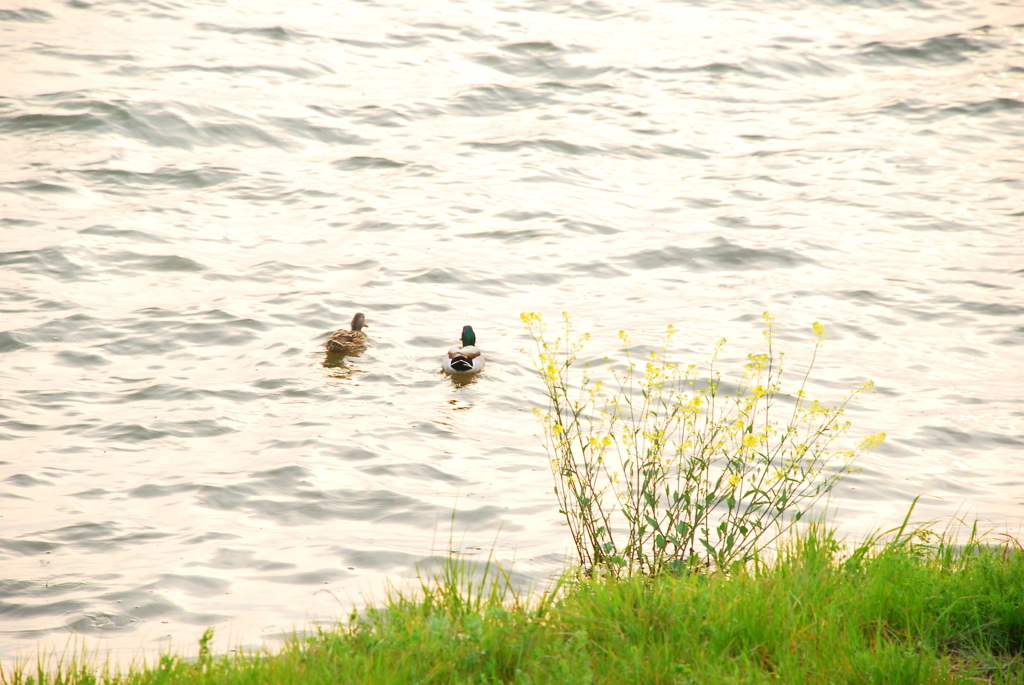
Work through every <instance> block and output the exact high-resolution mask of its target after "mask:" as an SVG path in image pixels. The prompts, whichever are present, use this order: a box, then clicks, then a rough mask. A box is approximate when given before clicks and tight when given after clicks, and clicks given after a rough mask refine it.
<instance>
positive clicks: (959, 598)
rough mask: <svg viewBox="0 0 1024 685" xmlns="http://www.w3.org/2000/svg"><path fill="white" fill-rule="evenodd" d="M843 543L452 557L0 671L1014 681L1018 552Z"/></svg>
mask: <svg viewBox="0 0 1024 685" xmlns="http://www.w3.org/2000/svg"><path fill="white" fill-rule="evenodd" d="M894 533H895V534H894V535H892V534H891V535H890V536H889V539H888V541H887V542H884V543H883V542H881V541H880V540H879V539H877V538H876V539H873V540H870V541H868V542H866V543H864V544H862V545H860V546H858V547H856V548H854V549H848V548H845V547H844V546H843V545H842V544H841V543H840V542H838V541H837V540H836V539H835V538H834V537H833V536H832V535H831V534H830V533H829V532H828V531H827V530H826V529H824V528H823V527H820V526H810V527H808V528H807V529H806V530H805V531H804V532H803V533H801V534H800V535H799V536H797V537H795V538H791V539H790V542H789V543H788V544H785V545H783V546H782V547H781V548H780V550H779V551H778V553H777V555H776V556H775V557H774V558H773V559H772V560H771V561H764V560H760V561H756V562H754V563H750V564H747V565H746V566H743V567H738V568H737V569H736V570H734V571H733V572H732V573H731V574H724V573H712V574H690V575H668V574H666V575H661V576H658V577H654V578H650V577H644V576H632V577H627V578H614V577H604V578H591V577H586V576H582V575H581V576H565V577H563V579H562V580H561V582H560V583H558V584H557V586H556V587H555V588H554V589H552V590H550V591H548V592H546V593H544V594H542V595H540V596H530V597H527V596H524V595H521V594H517V593H516V592H514V591H513V590H511V589H510V586H509V583H508V578H507V576H505V575H504V574H503V572H502V571H501V569H497V568H495V567H491V568H490V570H489V571H490V573H489V578H490V580H489V581H488V582H480V580H479V579H478V577H477V579H474V576H473V574H471V573H470V572H469V571H468V570H467V567H466V566H465V565H464V564H463V563H462V562H460V561H458V560H452V562H451V563H450V564H449V565H448V567H447V568H446V569H445V570H444V571H443V572H442V573H441V574H440V575H439V576H438V577H437V578H435V579H434V580H433V581H432V582H430V583H427V584H425V585H424V586H423V587H422V589H421V592H419V593H416V594H415V596H413V595H408V594H402V593H398V592H393V593H392V594H391V596H390V597H389V599H388V600H387V602H386V603H385V604H383V605H382V606H380V607H377V608H371V609H368V610H366V611H364V612H362V613H360V614H353V616H352V617H351V618H350V620H349V621H347V622H344V623H341V624H339V625H338V626H337V627H336V628H335V629H333V630H322V631H321V632H320V633H319V634H318V635H316V636H313V637H309V638H305V639H295V640H293V641H292V642H290V643H289V644H288V645H287V646H286V647H285V648H284V649H283V650H282V651H281V652H279V653H276V654H268V653H261V654H249V655H234V656H222V655H217V654H215V653H214V650H212V649H211V646H212V643H211V638H212V633H210V632H207V634H206V635H204V638H203V640H202V641H201V649H200V656H199V658H198V659H192V660H187V659H184V658H181V657H178V656H173V655H165V656H163V657H162V658H161V659H160V660H159V662H158V663H156V664H153V665H151V666H149V667H147V668H134V669H132V670H130V671H129V672H126V673H115V672H113V671H112V669H110V668H109V667H105V666H103V665H102V664H100V665H96V664H89V663H86V660H83V659H79V660H77V661H74V662H70V663H65V664H64V665H63V666H61V667H60V668H56V669H54V670H49V671H46V670H45V669H42V668H41V667H36V668H31V669H30V668H29V667H28V665H24V664H23V665H22V666H21V667H19V668H17V669H14V670H7V671H3V672H0V683H3V684H4V685H28V684H29V683H31V684H33V685H44V684H46V685H57V684H62V685H63V684H77V683H97V682H108V683H123V684H126V685H127V684H136V683H137V684H140V685H141V684H149V683H152V684H157V683H160V684H163V683H167V684H171V683H189V684H193V683H239V684H242V683H245V684H256V683H259V684H264V683H271V684H277V683H280V684H286V683H302V684H303V685H311V684H317V683H325V684H326V683H330V684H331V685H338V684H340V683H382V684H383V683H402V684H403V685H404V684H408V683H560V684H561V683H616V684H618V683H769V682H770V683H830V684H832V683H885V684H899V683H1024V552H1022V550H1021V549H1020V546H1019V544H1017V543H1016V542H1015V541H1013V540H1010V539H1007V540H1005V541H1003V542H1002V543H1001V544H996V543H988V544H984V543H981V542H978V541H977V539H976V538H975V537H973V536H972V537H971V539H970V541H969V542H968V543H967V544H966V545H957V544H954V543H953V542H952V538H950V537H943V536H941V535H937V534H935V533H932V532H930V531H928V530H927V529H921V530H916V531H913V532H911V533H908V532H907V531H906V529H905V527H901V528H899V529H898V530H896V531H894Z"/></svg>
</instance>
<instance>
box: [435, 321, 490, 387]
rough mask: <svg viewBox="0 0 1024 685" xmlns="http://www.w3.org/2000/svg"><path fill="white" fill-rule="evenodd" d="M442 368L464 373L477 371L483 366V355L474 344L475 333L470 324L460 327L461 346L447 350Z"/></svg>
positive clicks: (453, 372)
mask: <svg viewBox="0 0 1024 685" xmlns="http://www.w3.org/2000/svg"><path fill="white" fill-rule="evenodd" d="M443 365H444V370H445V371H446V372H448V373H450V374H455V375H466V374H471V373H479V372H480V371H482V370H483V368H484V355H483V354H482V353H481V352H480V350H479V348H477V346H476V333H474V332H473V327H472V326H463V327H462V346H461V347H459V346H456V347H453V348H452V349H450V350H448V356H447V357H446V358H445V360H444V362H443Z"/></svg>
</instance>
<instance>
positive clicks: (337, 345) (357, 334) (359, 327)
mask: <svg viewBox="0 0 1024 685" xmlns="http://www.w3.org/2000/svg"><path fill="white" fill-rule="evenodd" d="M363 326H366V317H365V316H363V313H362V312H359V313H358V314H356V315H355V316H353V317H352V330H350V331H346V330H345V329H344V328H342V329H339V330H337V331H335V332H334V335H332V336H331V337H330V338H328V340H327V342H326V343H324V347H325V348H327V351H328V352H333V353H334V354H349V353H352V352H358V351H359V350H361V349H363V347H365V346H366V333H363Z"/></svg>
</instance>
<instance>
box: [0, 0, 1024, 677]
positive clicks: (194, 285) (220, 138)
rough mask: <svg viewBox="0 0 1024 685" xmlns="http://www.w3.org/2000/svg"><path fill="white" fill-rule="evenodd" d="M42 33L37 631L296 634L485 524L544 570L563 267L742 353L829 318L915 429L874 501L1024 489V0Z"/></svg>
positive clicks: (838, 351)
mask: <svg viewBox="0 0 1024 685" xmlns="http://www.w3.org/2000/svg"><path fill="white" fill-rule="evenodd" d="M0 46H2V49H0V74H2V83H3V88H2V92H0V95H2V97H0V222H2V231H0V241H2V247H0V250H2V254H0V284H2V287H0V307H2V311H3V314H2V318H0V322H2V323H0V361H2V365H0V386H2V390H0V483H2V491H0V495H2V497H0V538H2V539H0V560H2V572H0V618H2V621H0V659H2V660H7V661H10V660H12V659H14V658H16V657H18V656H19V655H20V656H23V657H24V656H28V655H30V654H32V653H34V651H35V650H36V649H40V648H41V649H57V650H60V649H63V648H64V646H65V645H66V644H68V641H69V640H79V641H80V642H81V641H85V642H87V643H88V644H90V645H94V646H97V647H98V648H99V649H100V650H103V651H104V653H108V652H109V653H110V654H112V655H113V658H115V659H120V658H122V657H124V658H131V656H133V655H140V654H146V655H152V654H154V653H157V652H159V651H160V650H162V649H167V648H168V647H169V646H171V647H174V648H180V649H183V650H185V651H189V650H192V651H194V645H195V641H196V639H197V638H198V637H199V635H201V633H202V631H203V630H204V628H206V627H207V626H214V627H215V629H216V630H217V638H216V640H215V642H214V646H215V648H217V649H226V648H227V647H229V646H236V647H237V646H250V647H252V646H255V647H258V646H261V645H267V646H273V645H274V644H276V642H275V640H276V639H277V638H278V637H279V636H280V635H281V634H282V633H284V632H287V631H290V630H292V629H293V628H302V627H303V626H307V625H309V623H310V622H312V621H314V620H322V621H329V620H331V619H333V618H334V617H337V616H341V615H347V613H348V611H349V610H350V609H351V607H352V606H353V605H357V606H358V605H360V604H362V603H363V602H364V601H366V600H367V599H373V598H379V597H380V596H381V594H382V590H381V588H382V587H383V586H384V584H385V583H386V582H389V581H390V582H394V583H396V584H398V585H400V586H401V585H403V584H405V583H409V582H412V581H411V579H412V578H414V577H415V575H416V569H417V567H418V566H420V567H423V566H425V565H429V563H430V561H431V560H432V559H436V558H438V557H440V556H443V555H444V554H445V553H446V552H447V551H448V550H449V549H455V550H458V551H460V552H463V553H465V554H468V555H470V556H471V558H480V559H482V558H485V557H486V555H487V554H488V552H489V551H491V550H493V554H494V555H495V557H496V558H498V559H499V560H502V561H506V562H508V561H512V560H514V567H513V568H514V569H515V570H516V572H517V573H518V574H519V575H520V577H521V578H522V579H523V580H525V581H531V582H536V583H540V582H543V580H544V579H546V578H548V577H549V576H550V575H551V574H553V573H556V572H557V571H558V570H559V569H561V568H562V567H563V564H564V562H565V560H566V559H567V558H568V553H569V551H570V540H569V538H568V534H567V532H566V530H565V529H564V528H563V527H562V526H561V525H560V524H561V522H560V519H559V515H558V513H557V509H556V504H555V502H554V497H553V495H552V494H551V487H552V481H551V474H550V472H549V470H548V466H547V461H546V457H545V455H544V452H543V449H542V446H541V443H540V442H539V441H538V439H537V438H536V437H535V434H536V433H537V425H536V423H535V419H534V417H533V416H532V414H531V409H532V407H534V406H537V405H540V404H542V403H543V395H542V393H541V385H540V382H539V380H538V378H537V377H536V375H535V374H534V372H533V371H532V367H531V366H530V362H529V360H528V359H527V358H526V357H525V356H524V355H523V354H522V353H521V349H522V348H524V347H526V346H527V345H528V344H529V342H530V341H529V338H528V336H527V334H526V333H525V331H524V330H523V328H522V325H521V322H520V320H519V313H520V312H522V311H524V310H528V311H541V312H544V313H546V315H547V317H548V319H549V321H554V319H556V318H557V316H558V314H559V313H560V312H561V311H562V310H566V311H569V312H570V313H572V314H573V315H574V316H575V320H576V322H577V325H578V326H579V328H580V329H581V330H587V331H590V332H591V333H592V334H593V336H594V339H593V340H592V341H591V344H590V347H588V354H590V355H592V356H593V357H602V356H604V355H606V354H610V353H613V352H614V350H615V347H616V344H617V338H616V333H617V331H618V330H620V329H626V330H628V331H629V332H630V333H631V335H632V338H633V340H634V341H637V342H638V343H654V342H656V341H657V339H658V338H659V337H660V334H661V332H662V331H663V330H664V328H665V326H666V325H667V324H669V323H673V324H675V325H676V327H677V328H678V329H679V331H680V332H679V334H678V336H677V343H678V349H677V350H676V355H677V357H678V358H679V359H681V360H683V361H694V362H701V361H703V360H704V359H706V358H707V356H708V354H709V353H710V351H711V350H712V348H713V345H714V343H715V342H716V341H717V340H718V339H719V338H721V337H726V338H728V339H729V345H728V347H727V352H726V357H727V359H726V360H725V361H726V364H725V368H726V369H727V372H731V371H730V369H735V368H738V365H739V363H740V361H741V360H743V359H744V357H745V355H746V353H747V352H751V351H757V350H758V349H759V342H758V341H759V340H760V335H761V334H760V330H761V329H760V316H761V312H762V311H765V310H769V311H771V312H772V313H773V314H774V315H775V316H776V317H777V318H778V320H779V334H780V345H779V346H780V347H781V348H782V349H784V350H787V351H789V352H790V353H791V355H792V356H793V357H794V368H799V364H800V362H801V360H803V361H806V357H807V353H808V351H809V349H810V347H809V344H808V340H809V339H810V337H811V334H810V325H811V323H812V322H814V321H820V322H822V323H823V324H825V325H826V327H827V328H828V330H829V340H828V344H827V345H826V347H825V349H824V351H823V353H822V357H821V358H820V360H819V363H818V365H817V367H816V370H815V374H814V377H815V379H816V381H815V383H814V384H813V385H812V392H811V394H812V396H819V397H822V398H823V399H833V398H835V397H838V396H839V395H841V394H842V391H843V390H844V389H849V388H853V387H854V386H856V385H858V384H859V383H861V382H863V381H864V380H867V379H873V380H874V381H875V382H876V384H877V387H876V390H875V392H873V393H872V394H871V395H869V396H868V397H866V398H865V400H864V401H862V402H859V403H858V404H857V405H856V406H855V407H854V408H853V409H852V410H851V411H850V412H849V418H850V419H851V421H853V423H854V430H855V433H856V434H858V435H861V434H867V433H873V432H877V431H884V432H886V433H887V434H888V436H889V439H888V441H887V442H886V443H885V444H884V445H883V446H882V447H880V448H879V449H877V450H876V451H874V452H872V453H871V454H870V455H869V456H868V457H866V458H865V459H863V460H862V461H861V466H862V467H863V470H862V471H861V472H859V473H856V474H854V475H852V476H851V477H850V478H849V479H848V480H847V481H845V484H844V485H843V486H842V487H841V488H839V489H838V490H837V492H836V495H837V499H836V501H834V502H833V510H834V519H835V522H836V523H837V524H839V525H840V527H841V530H843V531H844V532H846V533H847V534H849V535H854V536H855V535H858V534H863V533H864V532H867V531H870V530H873V529H876V528H888V527H891V526H893V525H897V524H898V523H899V522H900V521H901V520H902V518H903V516H904V515H905V513H906V511H907V508H908V506H909V505H910V503H911V501H912V500H913V499H914V498H915V497H916V496H918V495H921V496H922V499H921V501H920V503H919V505H918V509H917V511H916V512H915V518H917V519H928V518H937V517H949V516H953V515H960V516H965V517H967V518H968V519H969V520H974V519H975V518H977V519H979V520H981V521H982V522H983V524H984V525H985V526H988V527H992V528H994V529H995V530H997V531H1003V530H1009V531H1011V532H1014V533H1019V532H1020V530H1021V527H1022V526H1021V524H1022V522H1024V449H1022V448H1024V404H1022V401H1021V400H1022V392H1021V389H1020V386H1021V381H1022V379H1024V285H1022V284H1024V230H1022V229H1024V181H1022V178H1024V8H1022V7H1021V6H1020V4H1019V3H1018V2H1006V3H1000V2H986V1H985V0H978V1H977V2H967V1H961V0H930V1H924V0H913V1H911V0H860V1H856V2H838V1H824V0H822V1H818V2H814V1H811V0H808V1H807V2H774V3H760V2H753V1H752V0H735V1H732V2H718V3H702V2H696V1H695V0H692V1H690V2H655V1H647V2H638V1H636V0H623V1H621V2H611V1H610V0H608V1H601V0H587V1H585V2H579V1H569V0H565V1H563V2H547V1H544V0H507V1H501V2H483V1H482V0H481V1H475V2H472V1H463V2H459V1H450V2H441V3H427V4H424V3H420V2H403V1H402V0H394V1H388V0H380V1H372V0H365V1H360V2H356V1H352V0H345V1H343V2H330V3H328V2H314V1H302V0H300V1H299V2H293V3H280V2H261V1H258V0H257V1H254V2H232V1H230V0H227V1H223V2H197V3H181V2H176V1H171V0H160V1H153V2H138V1H137V0H109V1H107V0H98V1H96V2H85V1H83V0H71V1H70V2H46V1H42V0H13V2H12V3H9V4H8V5H7V8H6V9H0ZM356 311H362V312H365V313H366V317H367V321H368V323H369V328H368V329H367V333H369V336H370V341H371V342H370V344H369V346H368V348H367V349H366V351H365V352H364V353H363V354H362V355H360V356H358V357H352V358H349V359H348V360H347V361H345V362H344V363H342V364H340V365H326V366H325V365H324V361H325V360H324V356H323V353H322V345H323V341H324V340H325V338H326V337H327V335H328V334H329V333H330V332H331V331H333V330H334V329H336V328H340V327H347V324H348V323H349V321H350V320H351V318H352V315H353V314H354V313H355V312H356ZM464 324H472V325H473V326H474V328H475V329H476V331H477V334H478V338H479V344H480V346H481V347H482V348H483V350H484V352H485V354H486V355H487V359H488V366H487V369H486V371H485V372H484V373H483V374H482V375H481V376H480V377H479V378H478V379H477V380H476V381H475V382H473V383H469V384H465V385H459V384H455V383H453V382H452V381H451V380H450V379H448V378H446V377H445V376H443V375H442V374H441V373H439V370H440V359H441V355H442V354H443V353H444V351H445V350H447V348H448V347H450V346H451V345H453V344H454V343H455V342H456V340H457V338H458V335H459V332H460V331H461V328H462V326H463V325H464ZM792 377H793V378H795V377H796V374H795V372H794V374H793V376H792ZM453 511H454V512H455V513H454V520H453Z"/></svg>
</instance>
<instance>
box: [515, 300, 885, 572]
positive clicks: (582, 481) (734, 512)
mask: <svg viewBox="0 0 1024 685" xmlns="http://www.w3.org/2000/svg"><path fill="white" fill-rule="evenodd" d="M521 317H522V320H523V322H524V323H525V324H526V328H527V330H528V331H529V332H530V334H531V336H532V337H533V340H534V343H535V349H534V350H533V351H532V352H531V353H530V355H531V357H532V359H533V361H534V365H535V366H536V368H537V370H538V371H539V372H540V374H541V377H542V378H543V380H544V385H545V390H546V394H547V397H548V401H549V402H548V406H547V408H546V409H536V410H535V412H536V414H537V416H538V418H539V419H540V421H541V424H542V426H543V439H544V442H545V446H546V448H547V452H548V456H549V457H550V461H551V468H552V471H553V473H554V476H555V494H556V495H557V497H558V504H559V511H560V513H561V514H562V515H563V516H564V517H565V521H566V524H567V525H568V527H569V530H570V532H571V533H572V538H573V541H574V542H575V545H576V551H577V553H578V555H579V561H580V564H581V565H582V566H583V567H584V568H585V569H587V570H588V571H592V572H597V573H611V574H613V575H619V574H631V573H640V574H646V575H657V574H659V573H662V572H664V571H669V570H676V571H683V572H692V571H695V570H699V569H707V568H714V569H728V568H730V567H732V566H733V565H734V564H736V563H739V562H743V561H746V560H749V559H752V558H754V557H755V556H756V555H757V553H758V552H759V550H761V549H762V548H763V547H764V546H765V545H768V544H770V543H771V542H772V541H774V540H776V539H777V538H778V537H779V536H780V535H782V534H783V533H785V532H786V531H787V530H789V529H790V528H791V527H792V526H793V525H794V524H795V523H796V522H797V521H799V520H800V518H801V516H803V514H804V513H805V512H807V510H808V509H809V508H810V507H811V506H812V505H813V504H814V503H815V502H816V501H817V500H818V499H819V498H821V497H822V496H823V495H824V494H825V493H827V492H829V491H830V490H831V489H832V488H833V487H834V486H835V484H836V483H838V482H839V480H840V479H841V478H842V477H843V476H844V475H845V474H846V473H848V472H849V471H850V470H851V465H852V464H853V462H854V461H855V460H856V459H857V457H858V456H859V455H860V453H861V452H863V451H864V450H866V449H870V448H871V447H874V446H876V445H878V444H879V443H881V442H882V441H883V440H884V439H885V434H884V433H878V434H875V435H871V436H868V437H867V438H864V439H863V440H862V441H860V442H859V443H855V444H852V445H850V446H842V445H840V442H842V443H844V444H845V442H846V441H845V440H843V441H841V440H840V439H841V438H843V437H844V436H846V435H847V433H848V432H849V430H850V423H849V422H848V421H845V420H843V414H844V411H845V409H846V407H847V405H848V404H849V402H850V401H851V400H853V399H854V398H855V397H857V396H858V395H860V394H862V393H864V392H867V391H869V390H870V389H871V388H872V385H873V384H872V383H871V382H867V383H864V384H863V385H861V386H860V387H858V388H856V389H855V390H853V391H852V392H850V393H849V394H848V395H846V396H845V397H844V398H843V399H842V401H840V402H839V403H838V404H835V405H825V404H822V403H820V402H818V401H817V400H808V399H807V397H806V391H805V389H806V387H807V382H808V378H809V377H810V373H811V370H812V368H813V366H814V361H815V359H816V358H817V353H818V350H819V349H820V347H821V345H822V343H823V341H824V340H825V329H824V327H823V326H822V325H821V324H819V323H815V324H814V326H813V330H814V335H815V338H814V343H813V354H812V357H811V361H810V364H809V365H808V368H807V369H806V371H805V372H804V374H803V376H802V379H801V380H800V381H799V385H798V387H797V388H796V390H795V391H793V392H791V393H790V394H784V393H783V391H782V375H783V362H784V360H785V357H784V354H783V353H781V352H776V350H775V340H774V336H775V320H774V319H773V318H772V317H771V316H770V315H769V314H768V313H767V312H766V313H765V314H764V320H765V323H766V330H765V331H764V344H765V351H764V352H761V353H758V354H750V355H748V361H747V363H746V365H745V366H744V368H743V370H742V372H741V373H740V374H739V377H738V378H736V379H735V380H733V381H732V382H731V383H730V382H727V381H726V380H723V377H722V373H721V372H720V371H719V370H718V366H717V362H718V358H719V355H720V353H721V351H722V348H723V346H724V344H725V340H724V339H723V340H721V341H720V342H719V343H718V345H717V346H716V347H715V349H714V352H713V354H712V356H711V359H710V361H708V362H706V364H705V366H704V367H698V366H696V365H688V366H684V365H682V364H679V363H678V362H675V361H673V360H672V359H671V357H670V355H669V352H668V350H669V349H670V347H671V345H672V338H673V335H674V333H675V329H674V328H673V327H672V326H669V327H668V329H667V331H666V334H665V338H664V340H663V341H662V345H661V347H660V349H659V350H656V351H651V352H649V353H648V354H646V355H644V356H642V357H641V356H638V355H637V353H635V352H634V351H633V350H634V348H633V346H632V342H631V341H630V338H629V336H628V335H627V334H626V333H625V332H623V331H620V332H619V339H620V342H621V361H622V362H623V364H621V365H620V370H616V369H615V366H614V365H613V364H610V365H609V370H608V372H607V373H608V377H607V378H605V379H595V378H593V377H592V376H591V373H592V369H590V364H589V363H585V364H582V367H583V368H582V369H581V368H580V366H581V365H580V363H579V361H578V360H579V357H580V353H581V351H582V349H583V346H584V343H585V342H586V341H587V340H588V339H589V338H590V336H589V334H588V333H577V332H575V331H574V329H573V327H572V319H571V317H570V316H569V315H568V314H567V313H564V312H563V314H562V332H561V334H560V335H559V336H558V337H557V338H555V339H553V340H552V339H549V338H548V337H547V332H546V329H545V326H544V321H543V319H542V317H541V315H540V314H537V313H534V312H524V313H523V314H522V315H521ZM609 361H611V360H609Z"/></svg>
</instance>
